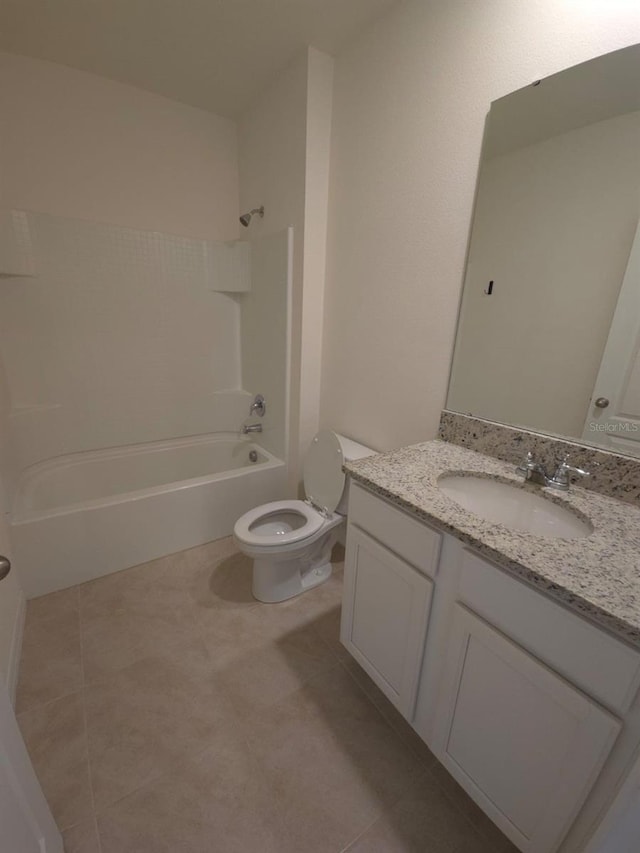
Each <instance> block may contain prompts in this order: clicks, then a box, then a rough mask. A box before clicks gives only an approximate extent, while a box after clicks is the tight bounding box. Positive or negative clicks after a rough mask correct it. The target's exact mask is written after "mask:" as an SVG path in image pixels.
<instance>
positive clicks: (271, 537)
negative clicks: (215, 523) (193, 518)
mask: <svg viewBox="0 0 640 853" xmlns="http://www.w3.org/2000/svg"><path fill="white" fill-rule="evenodd" d="M375 452H376V451H375V450H371V448H369V447H365V446H364V445H363V444H358V442H356V441H351V439H349V438H345V437H344V436H342V435H338V434H337V433H335V432H332V431H331V430H322V431H321V432H319V433H317V435H315V436H314V437H313V440H312V442H311V445H310V447H309V450H308V451H307V455H306V457H305V461H304V490H305V494H306V495H307V499H306V500H304V501H298V500H290V501H273V502H272V503H267V504H262V505H261V506H258V507H256V508H255V509H252V510H249V512H246V513H245V514H244V515H243V516H241V517H240V518H239V519H238V520H237V521H236V523H235V526H234V528H233V537H234V539H235V542H236V544H237V546H238V548H239V549H240V550H241V551H242V552H243V553H244V554H246V555H247V556H248V557H252V558H253V585H252V592H253V596H254V598H256V599H257V600H258V601H264V602H266V603H274V602H277V601H285V600H286V599H287V598H293V596H294V595H300V594H301V593H303V592H306V591H307V590H309V589H313V587H315V586H318V585H319V584H321V583H324V582H325V581H326V580H328V579H329V577H330V575H331V561H330V560H331V550H332V549H333V546H334V545H335V544H336V542H337V541H338V536H339V534H340V526H341V525H342V524H343V523H344V517H345V515H346V512H347V491H348V489H347V477H346V475H345V473H344V472H343V470H342V465H343V463H344V462H346V461H351V460H354V459H362V458H363V457H365V456H371V455H372V454H373V453H375Z"/></svg>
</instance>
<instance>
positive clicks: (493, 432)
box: [438, 409, 640, 504]
mask: <svg viewBox="0 0 640 853" xmlns="http://www.w3.org/2000/svg"><path fill="white" fill-rule="evenodd" d="M438 436H439V437H440V438H441V439H442V440H443V441H448V442H450V443H451V444H457V445H459V446H460V447H468V448H469V449H470V450H476V451H477V452H478V453H484V454H486V455H487V456H493V457H495V458H497V459H502V460H503V461H505V462H511V463H513V464H514V465H517V464H518V463H519V462H520V461H521V459H522V458H523V457H524V456H525V454H526V452H527V451H528V450H530V451H531V452H532V453H533V455H534V456H535V458H536V460H538V461H540V462H542V463H543V464H544V465H546V466H547V467H548V468H550V467H552V466H553V464H554V462H556V461H558V460H559V459H560V458H561V457H562V455H563V454H565V453H568V454H569V455H570V457H571V464H572V465H577V466H578V467H579V468H586V469H587V470H588V471H591V472H592V475H591V477H585V478H584V479H581V480H580V485H581V486H584V487H585V488H586V489H593V490H594V491H595V492H600V493H601V494H603V495H608V496H609V497H612V498H617V499H618V500H621V501H626V502H627V503H631V504H639V503H640V459H631V458H629V457H628V456H620V455H619V454H617V453H610V452H609V451H607V450H598V449H596V448H594V447H588V446H586V445H584V444H579V443H578V442H574V441H567V440H566V439H561V438H554V437H553V436H549V435H542V434H541V433H538V432H530V431H529V430H524V429H519V428H518V427H511V426H506V425H505V424H498V423H494V422H493V421H485V420H482V418H473V417H471V416H470V415H461V414H458V413H457V412H450V411H448V410H447V409H444V410H443V412H442V415H441V416H440V428H439V430H438Z"/></svg>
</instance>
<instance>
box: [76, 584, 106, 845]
mask: <svg viewBox="0 0 640 853" xmlns="http://www.w3.org/2000/svg"><path fill="white" fill-rule="evenodd" d="M76 595H77V597H78V631H79V634H80V675H81V687H80V690H81V693H82V719H83V721H84V739H85V743H86V748H87V773H88V775H89V793H90V794H91V811H92V814H93V828H94V831H95V834H96V841H97V842H98V853H102V842H101V841H100V832H99V830H98V815H97V813H96V799H95V794H94V791H93V774H92V772H91V759H90V756H89V726H88V722H87V697H86V691H85V682H86V679H85V672H84V631H83V629H82V604H81V598H80V589H79V588H78V587H77V588H76Z"/></svg>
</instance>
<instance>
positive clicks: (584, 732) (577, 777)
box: [434, 605, 620, 853]
mask: <svg viewBox="0 0 640 853" xmlns="http://www.w3.org/2000/svg"><path fill="white" fill-rule="evenodd" d="M436 717H437V718H436V742H435V744H434V746H435V749H436V754H437V755H438V757H439V758H440V760H441V761H442V762H443V763H444V764H445V766H446V767H447V768H448V769H449V770H450V772H451V773H452V775H453V776H455V778H456V779H457V780H458V781H459V782H460V784H462V786H463V787H464V788H465V789H466V790H467V791H468V793H469V794H470V795H471V796H472V797H473V798H474V799H475V800H476V801H477V802H478V804H479V805H480V807H481V808H482V809H483V810H484V811H485V812H486V813H487V814H488V815H489V816H490V817H491V818H492V819H493V820H494V821H495V822H496V823H497V824H498V826H499V827H500V828H501V829H502V830H503V832H505V834H506V835H508V836H509V837H510V838H511V839H512V841H513V842H514V843H515V844H516V845H517V846H518V847H519V848H520V849H521V850H523V851H531V853H534V851H535V853H550V851H553V850H555V849H557V847H558V845H559V843H560V841H561V839H562V837H563V836H564V834H565V833H566V831H567V829H568V827H569V825H570V823H571V821H572V820H573V818H574V816H575V814H576V812H577V810H578V809H579V807H580V805H581V804H582V802H583V800H584V798H585V797H586V795H587V793H588V792H589V789H590V788H591V786H592V784H593V782H594V781H595V779H596V777H597V774H598V772H599V770H600V768H601V766H602V764H603V763H604V760H605V759H606V757H607V755H608V753H609V751H610V749H611V747H612V746H613V742H614V740H615V738H616V736H617V734H618V732H619V730H620V723H619V721H618V720H616V719H615V718H614V717H613V716H611V715H610V714H609V713H608V712H607V711H604V710H603V709H602V708H601V707H600V706H598V705H597V704H596V703H595V702H593V701H592V700H590V699H589V698H587V697H586V696H584V695H583V694H582V693H580V691H578V690H576V689H575V688H574V687H572V686H571V685H569V684H568V683H567V682H566V681H564V680H563V679H562V678H560V677H559V676H558V675H556V674H555V673H554V672H552V671H551V670H549V669H548V668H547V667H546V666H544V664H542V663H541V662H540V661H538V660H537V659H536V658H534V657H532V656H531V655H529V654H527V653H526V652H525V651H524V650H523V649H521V648H520V647H519V646H516V645H515V644H514V643H512V642H511V641H510V640H508V639H507V638H506V637H504V635H502V634H500V633H499V632H498V631H496V630H494V629H493V628H491V627H490V626H489V625H488V624H487V623H485V622H483V621H482V620H481V619H479V618H478V617H476V616H474V615H473V614H472V613H471V612H470V611H468V610H467V609H466V608H464V607H462V606H460V605H456V607H455V609H454V620H453V626H452V632H451V637H450V645H449V650H448V653H447V662H446V669H445V675H444V678H443V684H442V690H441V693H440V696H439V699H438V710H437V715H436Z"/></svg>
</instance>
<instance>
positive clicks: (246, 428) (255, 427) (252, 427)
mask: <svg viewBox="0 0 640 853" xmlns="http://www.w3.org/2000/svg"><path fill="white" fill-rule="evenodd" d="M250 432H262V424H244V425H243V427H242V434H243V435H247V434H248V433H250Z"/></svg>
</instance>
